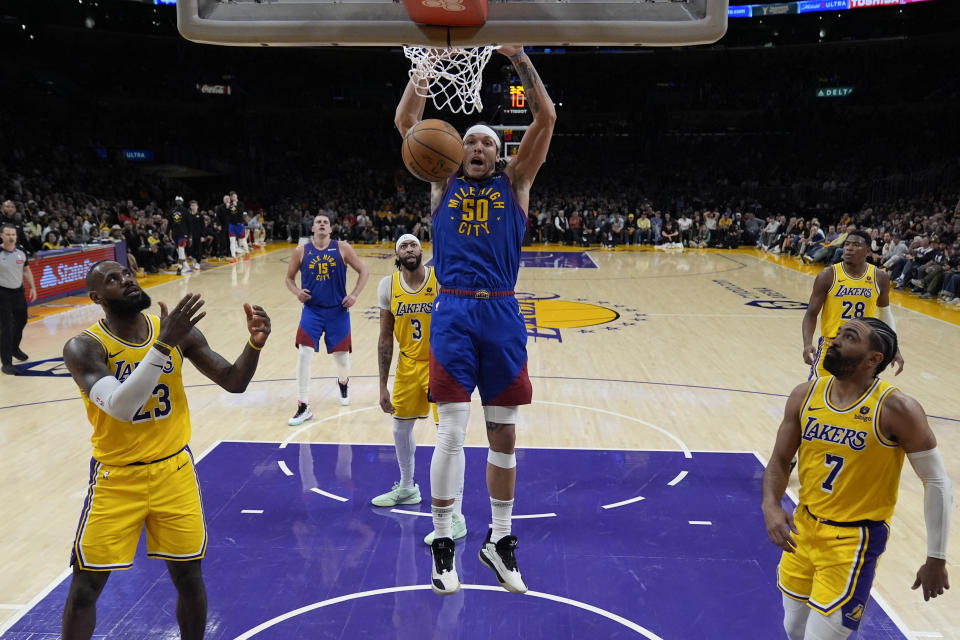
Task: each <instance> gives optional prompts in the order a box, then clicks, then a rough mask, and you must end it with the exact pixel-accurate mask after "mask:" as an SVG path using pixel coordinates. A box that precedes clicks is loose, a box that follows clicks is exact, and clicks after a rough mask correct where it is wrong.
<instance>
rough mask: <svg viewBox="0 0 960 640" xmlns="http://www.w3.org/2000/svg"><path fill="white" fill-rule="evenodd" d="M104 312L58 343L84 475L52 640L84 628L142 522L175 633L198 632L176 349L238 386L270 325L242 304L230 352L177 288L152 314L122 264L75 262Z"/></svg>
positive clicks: (129, 561) (198, 507) (197, 580)
mask: <svg viewBox="0 0 960 640" xmlns="http://www.w3.org/2000/svg"><path fill="white" fill-rule="evenodd" d="M87 289H88V290H89V293H90V299H91V300H93V301H94V302H95V303H96V304H98V305H100V306H101V307H102V308H103V311H104V318H103V319H102V320H100V321H99V322H97V323H96V324H94V325H93V326H91V327H89V328H88V329H86V330H85V331H84V332H83V333H81V334H80V335H78V336H75V337H74V338H71V339H70V340H69V341H68V342H67V344H66V346H65V347H64V349H63V360H64V363H65V364H66V365H67V369H69V370H70V374H71V375H72V376H73V379H74V381H75V382H76V383H77V386H79V387H80V393H81V396H82V398H83V401H84V404H85V405H86V407H87V417H88V419H89V420H90V424H91V425H92V427H93V435H92V436H91V442H92V443H93V458H92V459H91V460H90V480H89V485H88V489H87V495H86V498H85V499H84V503H83V508H82V510H81V515H80V523H79V525H78V526H77V532H76V536H75V538H74V543H73V550H72V553H71V560H70V562H71V565H72V566H73V577H72V579H71V581H70V591H69V593H68V595H67V601H66V604H65V605H64V610H63V626H62V632H63V638H64V640H76V639H81V638H82V639H84V640H86V639H88V638H90V637H91V635H92V634H93V632H94V627H95V626H96V615H97V614H96V603H97V598H98V597H99V596H100V593H101V592H102V591H103V587H104V586H105V585H106V583H107V578H109V577H110V572H111V571H115V570H118V569H129V568H130V567H131V566H132V565H133V557H134V553H135V552H136V549H137V540H138V539H139V538H140V533H141V531H143V530H144V528H146V533H147V556H148V557H151V558H160V559H163V560H165V561H166V563H167V570H168V571H169V573H170V578H171V579H172V581H173V585H174V587H175V588H176V590H177V604H176V612H177V623H178V624H179V626H180V637H181V638H183V640H197V639H199V638H202V637H203V634H204V630H205V626H206V619H207V594H206V588H205V586H204V583H203V575H202V573H201V569H200V560H201V558H203V556H204V554H205V552H206V547H207V530H206V524H205V522H204V515H203V504H202V502H201V498H200V484H199V481H198V480H197V474H196V470H195V469H194V464H193V454H191V452H190V448H189V446H188V444H189V441H190V409H189V408H188V407H187V398H186V394H185V393H184V390H183V380H182V370H183V362H184V359H185V358H186V359H189V360H190V361H191V362H192V363H193V364H194V366H196V367H197V369H199V370H200V372H201V373H203V374H204V375H205V376H207V377H208V378H210V379H211V380H213V381H214V382H216V383H217V384H218V385H220V386H221V387H223V388H224V389H225V390H227V391H230V392H232V393H242V392H243V391H244V390H245V389H246V388H247V384H248V383H249V382H250V379H251V378H253V374H254V372H255V371H256V368H257V362H258V360H259V357H260V350H261V349H262V348H263V345H264V343H265V342H266V340H267V336H268V335H270V318H269V317H268V316H267V314H266V312H265V311H264V310H263V309H262V308H261V307H259V306H256V305H253V306H251V305H249V304H244V305H243V308H244V312H245V313H246V316H247V330H248V331H249V332H250V338H249V339H248V340H247V343H246V344H245V345H244V346H243V349H242V351H241V353H240V356H239V357H238V358H237V359H236V361H235V362H234V363H233V364H231V363H229V362H227V361H226V360H225V359H224V358H223V357H222V356H220V355H219V354H218V353H216V352H215V351H213V350H212V349H211V348H210V346H209V345H208V344H207V340H206V338H205V337H204V335H203V333H201V332H200V330H199V329H197V328H196V326H195V325H196V324H197V322H199V321H200V320H201V319H202V318H203V317H204V315H205V313H204V312H202V311H200V309H201V307H202V306H203V300H201V298H200V295H199V294H187V295H186V296H184V297H183V299H181V300H180V302H179V303H177V305H176V306H175V307H174V308H173V309H172V310H170V311H169V312H168V311H167V307H166V305H165V304H164V303H162V302H161V303H159V305H160V316H159V317H157V316H155V315H150V314H146V313H143V312H144V310H146V309H148V308H149V307H150V296H148V295H147V294H146V292H144V291H143V289H141V288H140V286H139V285H138V284H137V280H136V278H135V277H134V275H133V274H132V273H131V272H130V270H129V269H128V268H127V267H124V266H122V265H120V264H118V263H116V262H112V261H101V262H98V263H96V264H94V265H93V266H92V267H91V268H90V271H89V273H88V274H87Z"/></svg>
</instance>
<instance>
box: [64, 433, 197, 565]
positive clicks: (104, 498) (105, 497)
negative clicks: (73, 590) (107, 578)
mask: <svg viewBox="0 0 960 640" xmlns="http://www.w3.org/2000/svg"><path fill="white" fill-rule="evenodd" d="M144 527H146V530H147V556H148V557H151V558H162V559H164V560H180V561H185V560H197V559H199V558H202V557H203V555H204V553H205V552H206V549H207V527H206V523H205V522H204V517H203V504H202V501H201V496H200V483H199V481H198V479H197V472H196V469H195V468H194V464H193V455H192V454H191V453H190V449H188V448H184V449H183V451H180V452H179V453H177V454H176V455H173V456H171V457H169V458H166V459H164V460H161V461H159V462H154V463H151V464H143V465H127V466H122V467H115V466H111V465H106V464H103V463H101V462H98V461H97V460H91V461H90V484H89V487H88V488H87V497H86V499H85V500H84V502H83V511H82V513H81V514H80V524H79V525H77V533H76V537H75V538H74V542H73V551H72V553H71V558H70V564H71V565H73V564H76V566H77V567H79V568H80V569H85V570H88V571H113V570H116V569H129V568H130V567H131V566H133V557H134V555H135V553H136V551H137V541H138V540H139V539H140V532H141V531H142V530H143V529H144Z"/></svg>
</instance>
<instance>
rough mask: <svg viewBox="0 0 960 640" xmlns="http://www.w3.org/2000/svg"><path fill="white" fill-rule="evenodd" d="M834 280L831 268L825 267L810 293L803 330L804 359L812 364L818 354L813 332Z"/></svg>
mask: <svg viewBox="0 0 960 640" xmlns="http://www.w3.org/2000/svg"><path fill="white" fill-rule="evenodd" d="M832 281H833V274H832V271H831V270H830V269H824V270H823V271H821V272H820V273H818V274H817V277H816V278H815V279H814V281H813V291H812V292H811V293H810V301H809V302H808V303H807V312H806V313H804V314H803V324H802V325H801V332H802V333H803V361H804V362H806V363H807V364H810V365H812V364H813V359H814V358H815V357H816V355H817V348H816V347H815V346H814V345H813V332H814V330H815V329H816V328H817V317H818V316H819V315H820V310H821V309H823V302H824V300H826V299H827V290H829V289H830V284H831V282H832Z"/></svg>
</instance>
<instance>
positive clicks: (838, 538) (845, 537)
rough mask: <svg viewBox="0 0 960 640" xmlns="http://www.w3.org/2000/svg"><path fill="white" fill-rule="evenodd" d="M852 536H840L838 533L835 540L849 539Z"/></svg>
mask: <svg viewBox="0 0 960 640" xmlns="http://www.w3.org/2000/svg"><path fill="white" fill-rule="evenodd" d="M852 537H853V536H841V535H839V534H838V535H837V540H849V539H850V538H852Z"/></svg>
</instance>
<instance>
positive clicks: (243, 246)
mask: <svg viewBox="0 0 960 640" xmlns="http://www.w3.org/2000/svg"><path fill="white" fill-rule="evenodd" d="M240 248H241V249H243V252H244V253H250V247H249V245H247V239H246V238H240Z"/></svg>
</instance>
